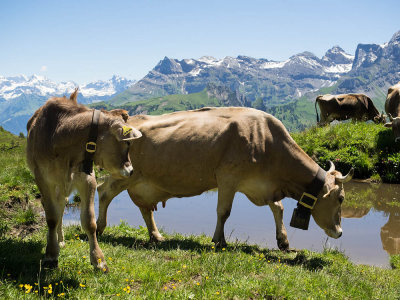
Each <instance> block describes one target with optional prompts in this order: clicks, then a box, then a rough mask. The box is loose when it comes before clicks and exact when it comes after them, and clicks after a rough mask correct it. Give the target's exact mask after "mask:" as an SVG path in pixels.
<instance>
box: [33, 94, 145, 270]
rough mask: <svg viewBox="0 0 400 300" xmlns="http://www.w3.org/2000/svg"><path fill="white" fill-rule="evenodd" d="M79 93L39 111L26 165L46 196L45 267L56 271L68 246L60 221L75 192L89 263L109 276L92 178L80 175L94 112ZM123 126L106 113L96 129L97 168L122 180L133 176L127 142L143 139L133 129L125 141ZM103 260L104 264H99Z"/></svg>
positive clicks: (59, 99) (115, 118)
mask: <svg viewBox="0 0 400 300" xmlns="http://www.w3.org/2000/svg"><path fill="white" fill-rule="evenodd" d="M76 99H77V90H75V92H74V93H73V94H72V95H71V96H70V98H69V99H67V98H66V97H63V98H52V99H49V100H48V101H47V102H46V103H45V104H44V105H43V106H42V107H40V108H39V109H38V110H37V111H36V112H35V113H34V115H33V116H32V117H31V119H30V120H29V121H28V124H27V128H28V141H27V162H28V166H29V168H30V169H31V171H32V173H33V174H34V176H35V180H36V183H37V185H38V187H39V190H40V192H41V195H42V204H43V207H44V210H45V214H46V220H47V225H48V228H49V234H48V239H47V247H46V256H45V259H44V264H45V265H47V266H50V267H54V266H56V265H57V262H58V254H59V244H61V245H63V244H64V238H63V233H62V215H63V211H64V207H65V204H66V202H65V199H66V197H68V195H69V194H70V193H71V191H72V190H73V189H77V190H78V192H79V194H80V195H81V199H82V202H81V211H82V212H81V223H82V227H83V229H84V230H85V231H86V233H87V235H88V237H89V243H90V253H91V255H90V259H91V263H92V264H93V265H94V266H95V267H96V268H99V269H104V270H107V265H106V263H105V260H104V256H103V253H102V251H101V250H100V248H99V246H98V244H97V240H96V235H95V232H96V223H95V218H94V205H93V203H94V194H95V190H96V179H95V176H94V173H92V174H90V175H88V174H86V173H84V172H81V169H80V167H81V164H82V161H83V159H84V154H85V145H86V142H87V139H88V137H89V130H90V126H91V123H92V115H93V110H91V109H89V108H87V107H85V106H83V105H80V104H78V103H77V102H76ZM124 126H128V125H127V124H125V123H124V122H123V121H122V119H121V116H119V117H118V116H116V115H115V114H113V113H108V112H106V113H102V114H101V115H100V120H99V125H98V138H97V149H96V152H95V154H94V163H95V164H96V165H99V166H101V167H104V168H105V169H106V170H108V171H109V172H110V173H111V174H113V176H115V177H119V178H124V176H129V173H130V172H131V171H132V166H131V162H130V159H129V155H128V145H127V143H125V142H123V141H125V140H127V139H128V140H131V139H134V138H137V137H140V136H141V134H140V132H138V131H137V130H136V129H134V128H132V130H131V132H130V133H129V135H128V134H125V135H123V127H124ZM99 259H100V261H99Z"/></svg>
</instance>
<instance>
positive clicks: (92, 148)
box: [82, 109, 100, 175]
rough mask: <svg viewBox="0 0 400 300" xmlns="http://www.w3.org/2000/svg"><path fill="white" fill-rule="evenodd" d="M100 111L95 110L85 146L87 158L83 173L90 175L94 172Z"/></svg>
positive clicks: (83, 164)
mask: <svg viewBox="0 0 400 300" xmlns="http://www.w3.org/2000/svg"><path fill="white" fill-rule="evenodd" d="M99 120H100V111H99V110H97V109H94V110H93V114H92V122H91V124H90V130H89V137H88V139H87V143H86V144H85V158H84V160H83V162H82V172H85V173H86V174H88V175H90V174H91V173H92V172H93V161H94V155H95V153H96V148H97V135H98V131H99Z"/></svg>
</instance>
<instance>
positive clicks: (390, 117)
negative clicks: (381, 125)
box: [388, 113, 393, 122]
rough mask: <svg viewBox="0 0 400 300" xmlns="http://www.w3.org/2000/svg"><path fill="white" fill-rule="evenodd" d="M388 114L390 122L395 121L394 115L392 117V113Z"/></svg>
mask: <svg viewBox="0 0 400 300" xmlns="http://www.w3.org/2000/svg"><path fill="white" fill-rule="evenodd" d="M388 116H389V120H390V122H393V117H392V115H391V114H390V113H388Z"/></svg>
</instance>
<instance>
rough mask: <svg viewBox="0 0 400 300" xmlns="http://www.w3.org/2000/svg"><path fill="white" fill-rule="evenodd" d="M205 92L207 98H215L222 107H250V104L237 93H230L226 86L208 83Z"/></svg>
mask: <svg viewBox="0 0 400 300" xmlns="http://www.w3.org/2000/svg"><path fill="white" fill-rule="evenodd" d="M206 90H207V95H208V97H209V98H212V97H215V98H217V99H218V100H219V102H220V103H221V104H223V105H224V106H250V104H251V103H250V101H248V99H247V98H246V97H245V96H244V95H242V94H240V93H239V91H232V90H231V89H230V88H229V87H227V86H222V85H217V84H215V83H208V84H207V87H206Z"/></svg>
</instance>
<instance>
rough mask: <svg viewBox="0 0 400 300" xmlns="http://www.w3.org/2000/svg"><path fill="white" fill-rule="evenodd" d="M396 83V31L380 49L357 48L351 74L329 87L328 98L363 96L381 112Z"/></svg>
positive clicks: (399, 37)
mask: <svg viewBox="0 0 400 300" xmlns="http://www.w3.org/2000/svg"><path fill="white" fill-rule="evenodd" d="M399 81H400V31H398V32H396V33H395V34H394V35H393V37H392V38H391V40H390V41H389V42H387V43H385V44H383V45H377V44H359V45H358V46H357V49H356V53H355V58H354V61H353V65H352V68H351V70H350V71H349V72H348V73H346V74H344V75H343V76H342V77H341V78H340V79H339V80H338V82H337V83H336V84H335V85H334V86H332V89H331V90H330V92H331V93H332V94H339V93H364V94H366V95H368V96H370V97H371V98H372V99H373V100H374V102H375V104H376V106H378V108H379V109H380V110H382V109H383V107H384V103H385V99H386V95H387V90H388V87H389V86H391V85H393V84H395V83H397V82H399Z"/></svg>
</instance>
